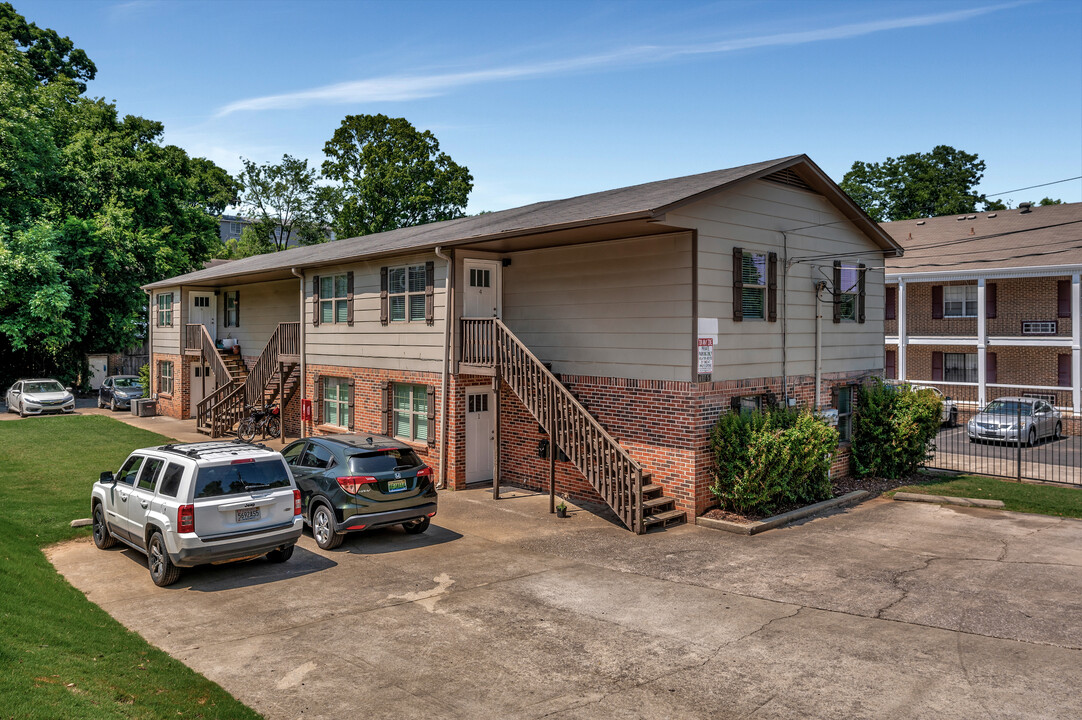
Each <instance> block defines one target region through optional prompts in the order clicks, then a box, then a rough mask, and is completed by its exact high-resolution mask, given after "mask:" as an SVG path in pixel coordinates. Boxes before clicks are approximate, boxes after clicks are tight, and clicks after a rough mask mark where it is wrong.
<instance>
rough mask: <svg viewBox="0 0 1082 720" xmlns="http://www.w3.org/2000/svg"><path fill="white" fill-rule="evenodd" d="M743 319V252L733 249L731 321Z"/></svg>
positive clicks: (740, 249) (739, 249) (736, 248)
mask: <svg viewBox="0 0 1082 720" xmlns="http://www.w3.org/2000/svg"><path fill="white" fill-rule="evenodd" d="M743 319H744V250H743V248H738V247H734V248H733V320H734V321H736V322H741V321H742V320H743Z"/></svg>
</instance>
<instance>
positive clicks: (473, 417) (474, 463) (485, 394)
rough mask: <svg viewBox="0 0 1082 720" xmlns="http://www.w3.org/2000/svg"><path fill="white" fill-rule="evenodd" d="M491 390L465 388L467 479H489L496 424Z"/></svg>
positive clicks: (470, 480) (477, 480)
mask: <svg viewBox="0 0 1082 720" xmlns="http://www.w3.org/2000/svg"><path fill="white" fill-rule="evenodd" d="M492 398H493V396H492V390H489V389H487V388H486V389H484V390H467V391H466V482H467V483H474V482H483V481H485V480H491V479H492V460H493V458H494V455H493V452H494V451H495V449H496V428H495V425H494V424H493V421H492V417H493V414H494V408H493V407H492V404H493V399H492Z"/></svg>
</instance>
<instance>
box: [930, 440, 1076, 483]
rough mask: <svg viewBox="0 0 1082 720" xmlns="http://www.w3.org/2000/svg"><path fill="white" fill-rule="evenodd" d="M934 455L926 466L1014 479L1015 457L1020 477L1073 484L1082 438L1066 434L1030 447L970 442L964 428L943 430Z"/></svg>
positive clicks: (1016, 469) (1016, 470) (1015, 472)
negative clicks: (1019, 465)
mask: <svg viewBox="0 0 1082 720" xmlns="http://www.w3.org/2000/svg"><path fill="white" fill-rule="evenodd" d="M935 444H936V452H935V457H934V458H933V460H932V462H930V463H929V467H935V468H944V469H949V470H961V471H965V472H972V473H978V474H988V475H1006V476H1015V475H1017V472H1018V456H1019V453H1020V454H1021V457H1022V476H1023V477H1024V478H1028V479H1035V480H1045V481H1048V482H1075V480H1074V478H1076V477H1077V476H1078V475H1079V471H1080V469H1082V437H1080V436H1078V435H1069V436H1066V437H1060V438H1056V439H1051V438H1047V439H1044V440H1040V441H1038V442H1037V444H1036V445H1034V446H1033V447H1026V446H1025V445H1023V446H1022V447H1021V448H1019V447H1018V446H1017V445H1016V444H1015V443H1004V442H989V441H980V442H970V441H969V435H968V434H967V432H966V429H965V427H964V426H960V427H955V428H947V427H944V428H943V429H942V430H940V431H939V434H938V435H937V436H936V441H935Z"/></svg>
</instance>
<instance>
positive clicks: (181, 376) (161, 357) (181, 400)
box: [150, 353, 191, 420]
mask: <svg viewBox="0 0 1082 720" xmlns="http://www.w3.org/2000/svg"><path fill="white" fill-rule="evenodd" d="M152 358H153V361H152V363H151V366H150V373H151V377H152V379H151V383H152V385H153V387H154V389H155V391H156V392H157V391H158V389H159V384H160V383H159V382H158V364H159V363H161V362H171V363H173V392H171V393H164V394H163V393H161V392H158V393H157V394H158V402H157V412H158V414H159V415H167V416H168V417H174V418H178V419H181V420H183V419H184V418H187V417H188V416H189V413H188V410H189V407H188V398H189V393H190V391H191V389H190V388H189V387H188V383H189V380H190V378H191V371H190V370H189V369H188V367H189V365H188V363H187V362H185V361H186V360H187V358H186V357H184V356H183V355H165V354H160V353H154V354H153V355H152Z"/></svg>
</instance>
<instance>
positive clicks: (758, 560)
mask: <svg viewBox="0 0 1082 720" xmlns="http://www.w3.org/2000/svg"><path fill="white" fill-rule="evenodd" d="M509 495H511V496H510V497H506V499H503V500H500V501H499V502H494V501H492V500H491V498H490V495H489V493H488V491H486V490H471V491H467V492H458V493H445V494H443V495H442V496H441V499H440V503H441V504H440V514H439V515H438V516H437V517H436V518H435V519H436V520H437V521H438V524H437V525H433V527H432V528H431V529H430V530H429V532H428V533H426V534H425V535H423V536H411V535H406V534H405V533H403V532H402V531H400V530H398V529H393V530H386V531H379V532H375V533H370V534H367V535H362V536H359V537H355V538H352V539H349V540H347V541H346V543H345V544H344V545H343V546H342V547H341V548H339V549H338V550H336V551H332V552H322V551H320V550H318V549H317V548H316V546H315V543H314V542H313V541H312V540H311V538H310V537H309V536H308V535H305V536H304V538H302V541H301V543H300V545H299V546H298V550H297V552H296V553H295V554H294V556H293V559H292V560H290V561H289V562H288V563H286V564H285V565H281V566H276V565H271V564H269V563H267V562H265V561H262V560H259V561H252V562H248V563H244V564H238V565H232V566H221V567H213V568H206V569H200V570H196V571H189V572H188V573H187V574H186V575H184V576H182V578H181V581H180V582H179V583H178V584H177V585H176V586H174V587H172V588H166V589H159V588H156V587H154V585H153V584H152V583H151V582H150V578H149V575H148V573H147V571H146V567H145V563H144V561H143V559H142V558H141V557H140V556H138V555H136V554H135V553H132V552H131V551H127V550H110V551H107V552H102V551H98V550H96V549H95V548H94V546H93V545H92V544H91V542H90V541H89V540H84V541H78V542H72V543H66V544H63V545H59V546H56V547H54V548H52V549H50V551H49V557H50V559H51V560H52V562H53V564H54V565H55V566H56V567H57V568H58V570H59V571H60V572H61V573H63V575H64V576H65V577H66V578H67V579H68V580H69V581H70V582H71V583H72V584H73V585H75V586H76V587H78V588H80V589H81V590H82V591H83V592H85V593H86V594H87V596H88V597H89V598H90V600H92V601H93V602H96V603H98V604H99V605H101V606H102V607H103V608H105V609H106V610H107V611H108V612H109V613H111V614H112V615H113V616H114V617H116V618H117V619H118V620H120V621H121V622H122V623H124V624H125V625H127V626H128V627H129V628H131V629H133V630H135V631H137V632H139V633H140V634H141V635H143V636H144V637H145V638H147V640H149V641H150V642H151V643H153V644H155V645H157V646H159V647H161V648H163V649H164V650H166V651H167V652H169V653H171V654H172V655H174V656H175V657H177V658H179V659H181V660H182V661H184V662H185V663H187V664H188V665H190V666H191V667H193V668H195V669H196V670H198V671H199V672H201V673H203V674H205V675H206V676H207V677H209V678H211V679H212V680H215V681H217V682H218V683H220V684H221V685H223V686H224V687H225V688H226V689H227V690H229V691H230V692H232V693H233V694H234V695H235V696H236V697H238V698H239V699H240V700H242V701H244V702H245V703H247V704H249V705H251V706H252V707H253V708H255V709H257V710H259V711H260V712H262V713H264V714H265V715H266V716H267V717H269V718H298V717H305V718H309V717H310V718H342V717H366V718H395V719H396V720H400V719H402V718H469V719H471V720H472V719H475V718H492V719H493V720H502V719H503V718H543V717H559V718H746V717H751V716H754V717H756V718H805V717H817V718H818V717H822V718H854V717H876V718H880V717H881V718H899V717H918V718H920V717H929V718H937V719H939V718H979V717H995V718H998V717H1012V718H1014V717H1031V718H1077V717H1082V696H1080V695H1079V693H1078V692H1077V688H1078V687H1079V685H1080V684H1082V568H1080V566H1082V521H1079V520H1060V519H1056V518H1048V517H1043V516H1035V515H1022V514H1015V513H1003V512H994V511H988V510H980V509H971V508H941V507H938V506H933V505H924V504H919V503H892V502H889V501H886V500H874V501H870V502H867V503H865V504H863V505H861V506H859V507H857V508H853V509H850V510H848V511H842V512H839V513H836V514H834V515H831V516H828V517H824V518H819V519H815V520H812V521H808V522H805V523H804V524H802V525H799V526H796V527H791V528H788V529H783V530H777V531H771V532H768V533H765V534H763V535H759V536H755V537H751V538H748V537H741V536H735V535H728V534H724V533H719V532H716V531H710V530H706V529H703V528H697V527H694V526H682V527H678V528H675V529H670V530H668V531H666V532H663V533H652V534H649V535H646V536H643V537H636V536H634V535H632V534H630V533H628V532H627V531H625V530H622V529H620V528H618V527H616V526H615V525H614V524H613V523H612V522H610V521H608V520H606V519H605V518H604V517H601V516H598V515H595V514H591V513H588V512H585V511H576V512H573V514H572V517H571V518H570V519H569V520H565V521H558V520H556V519H555V518H553V517H552V516H550V515H548V513H547V512H546V511H547V498H545V497H543V496H536V495H533V494H531V493H526V492H523V491H516V492H513V493H510V494H509ZM75 631H77V629H76V628H73V632H75Z"/></svg>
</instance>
